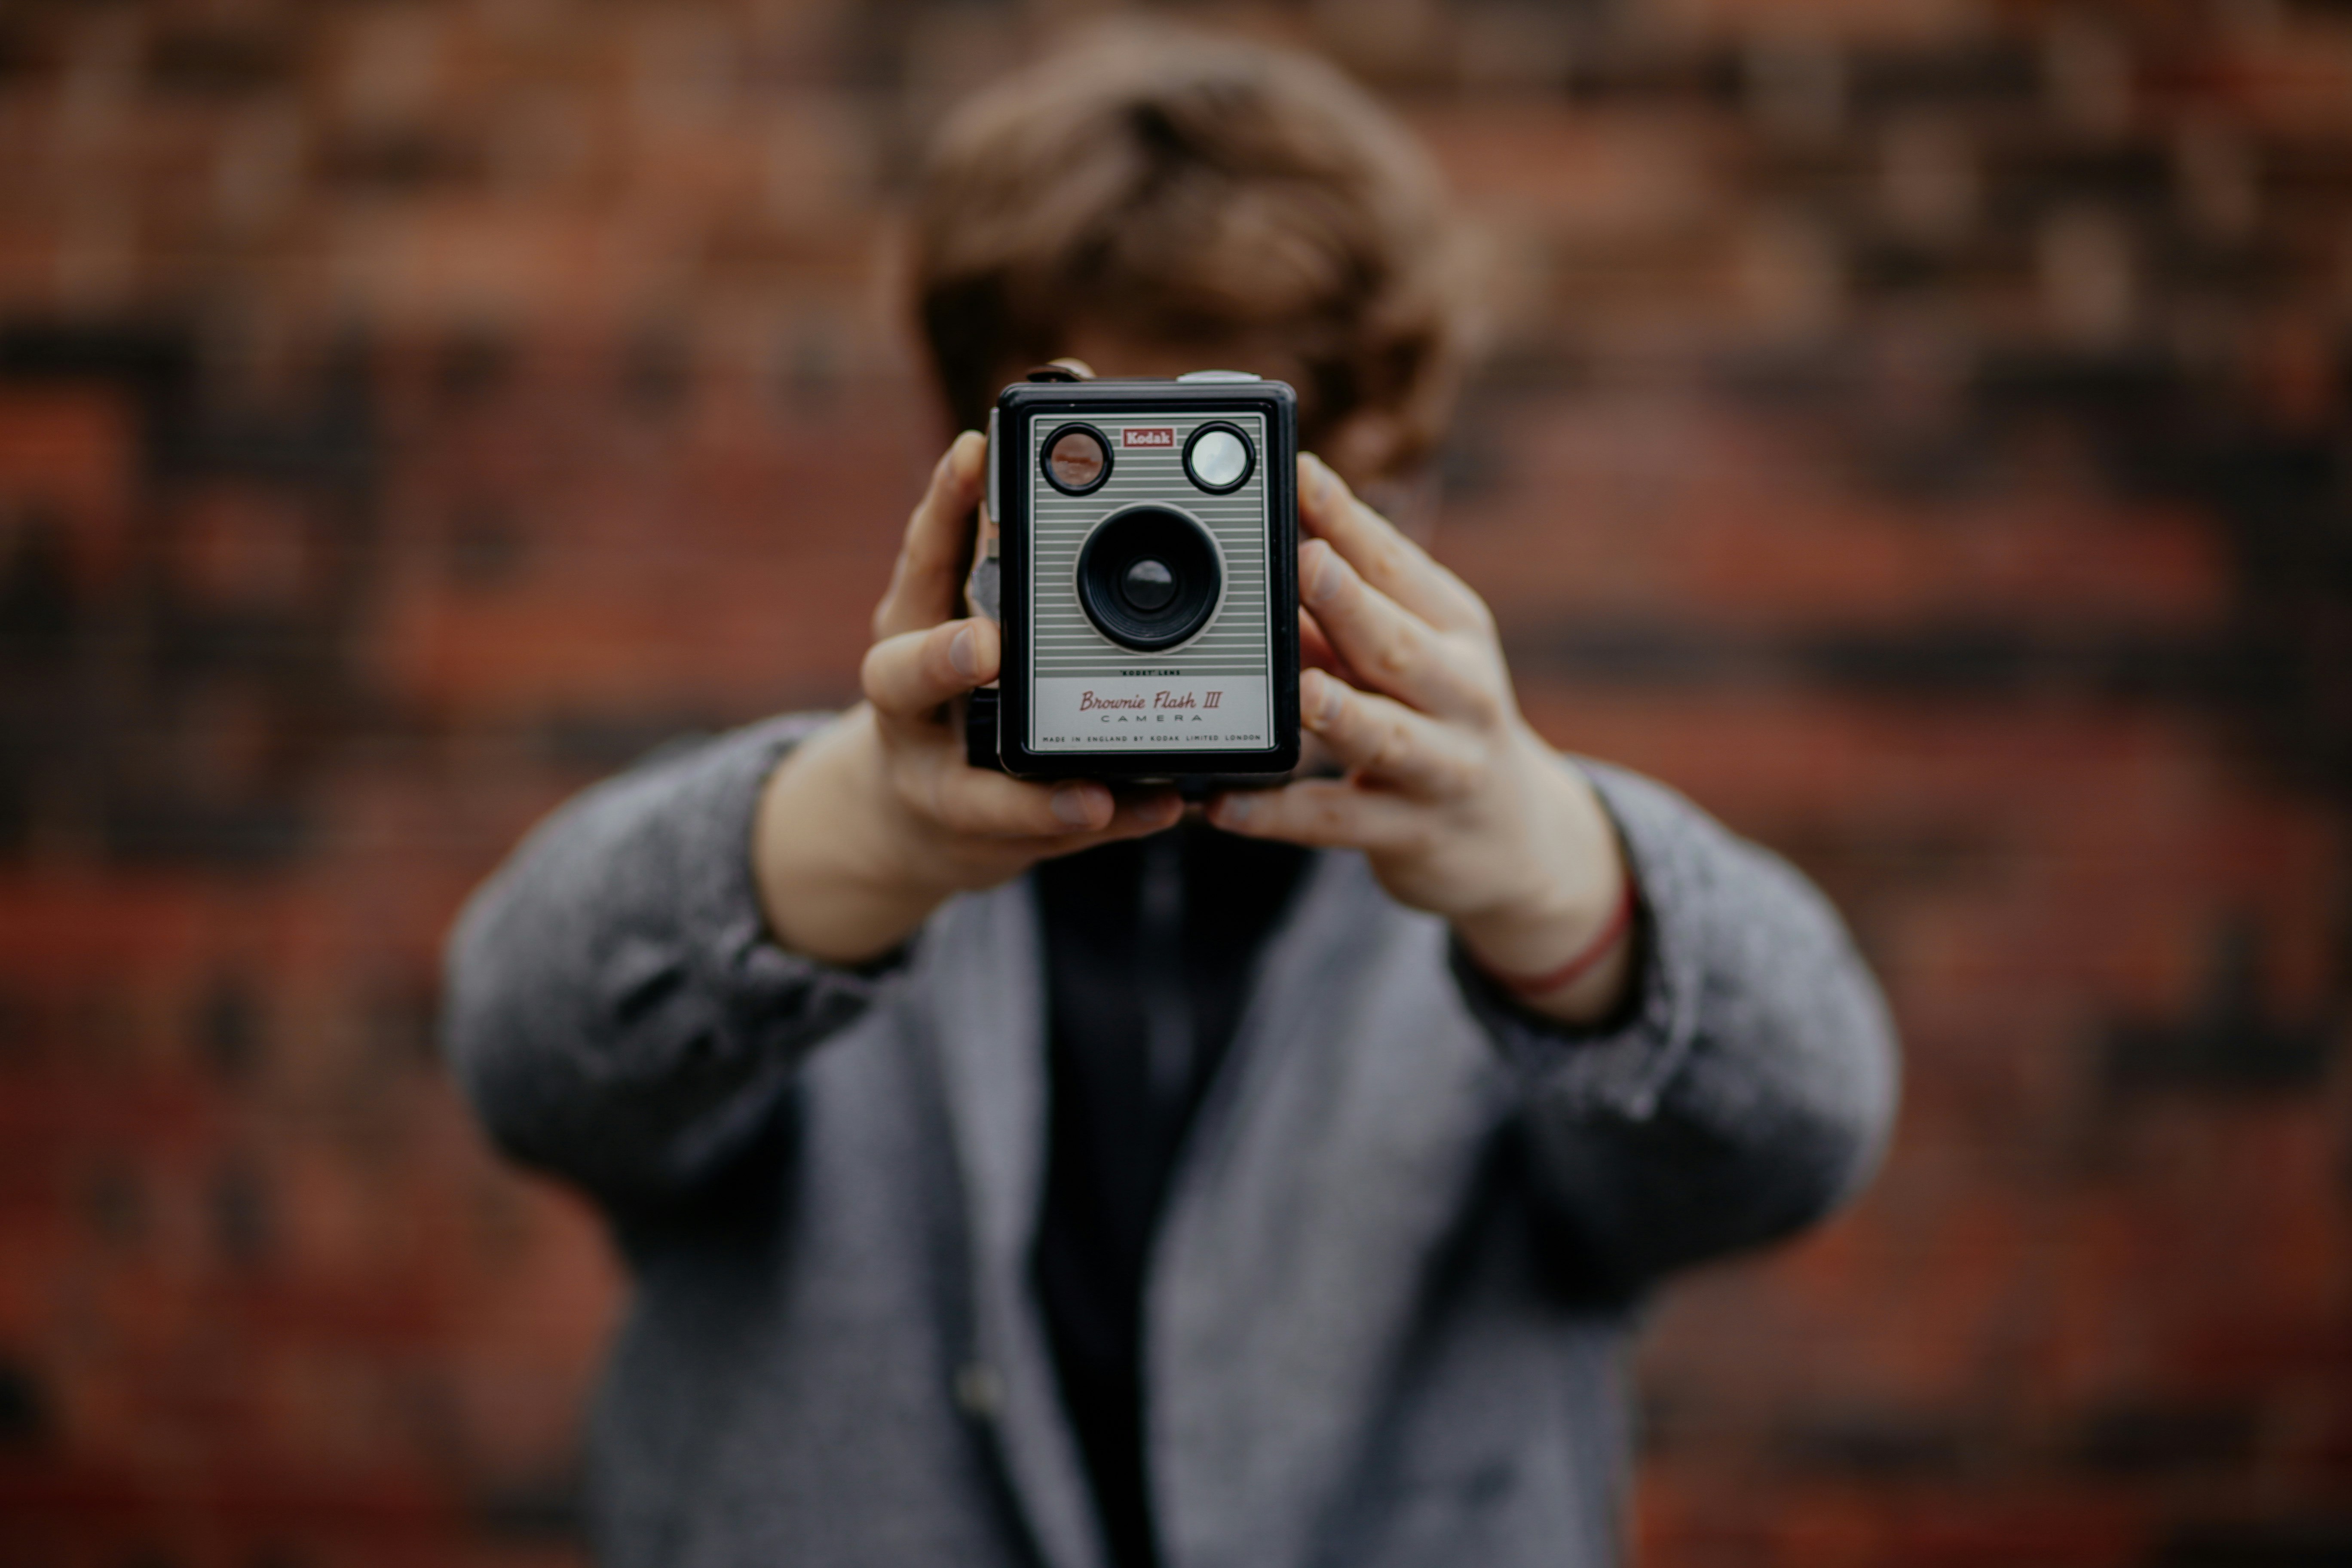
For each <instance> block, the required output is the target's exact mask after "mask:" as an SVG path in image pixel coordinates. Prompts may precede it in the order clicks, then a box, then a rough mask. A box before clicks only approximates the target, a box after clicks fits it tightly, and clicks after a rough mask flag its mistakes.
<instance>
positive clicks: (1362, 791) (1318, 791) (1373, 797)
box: [1209, 779, 1423, 850]
mask: <svg viewBox="0 0 2352 1568" xmlns="http://www.w3.org/2000/svg"><path fill="white" fill-rule="evenodd" d="M1422 809H1423V808H1421V807H1417V806H1415V805H1413V804H1412V802H1411V801H1408V800H1406V799H1404V798H1403V797H1402V796H1401V795H1388V794H1385V793H1383V792H1381V791H1380V790H1376V789H1367V788H1365V787H1364V786H1363V785H1361V784H1346V783H1342V782H1340V781H1339V780H1336V779H1308V780H1305V781H1302V782H1301V783H1298V784H1285V785H1283V786H1282V787H1281V788H1280V789H1265V790H1234V791H1232V792H1230V793H1228V794H1225V795H1218V796H1217V797H1216V798H1215V799H1213V800H1212V801H1211V802H1210V803H1209V821H1210V823H1211V824H1212V825H1213V826H1217V827H1222V828H1223V829H1224V830H1225V831H1226V832H1228V833H1237V834H1240V835H1242V836H1243V837H1249V838H1279V839H1282V840H1284V841H1285V842H1286V843H1291V844H1304V845H1307V846H1309V847H1314V848H1318V849H1370V850H1381V849H1392V848H1396V847H1400V846H1402V845H1403V844H1405V843H1407V842H1409V841H1410V840H1412V839H1413V838H1414V837H1417V836H1418V835H1419V834H1420V832H1421V831H1422V824H1421V813H1422Z"/></svg>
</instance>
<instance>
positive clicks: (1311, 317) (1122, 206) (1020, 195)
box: [912, 29, 1461, 470]
mask: <svg viewBox="0 0 2352 1568" xmlns="http://www.w3.org/2000/svg"><path fill="white" fill-rule="evenodd" d="M1451 257H1452V247H1451V245H1450V242H1449V235H1448V230H1447V226H1446V224H1445V221H1444V206H1443V202H1442V199H1441V197H1440V195H1439V186H1438V182H1437V178H1436V174H1435V172H1434V170H1433V166H1432V165H1431V163H1430V161H1429V159H1428V158H1427V156H1426V155H1425V154H1424V153H1423V151H1422V149H1421V147H1420V146H1419V144H1418V143H1417V142H1414V140H1413V139H1412V135H1411V133H1410V132H1407V131H1406V130H1405V129H1404V128H1403V127H1402V125H1401V124H1399V123H1398V122H1397V121H1395V120H1394V119H1393V118H1392V117H1391V115H1389V114H1388V113H1387V112H1386V111H1385V110H1381V108H1380V107H1379V106H1378V105H1377V104H1375V103H1374V102H1373V101H1372V100H1371V99H1370V97H1368V96H1367V95H1366V94H1365V93H1364V92H1363V91H1362V90H1360V89H1358V88H1356V87H1354V86H1353V85H1351V84H1350V83H1349V82H1348V81H1347V80H1346V79H1344V78H1342V77H1341V76H1340V75H1339V72H1338V71H1336V70H1334V69H1332V68H1330V67H1329V66H1328V65H1325V64H1323V63H1322V62H1321V61H1318V60H1315V59H1312V58H1308V57H1306V56H1303V55H1297V54H1293V53H1289V52H1286V51H1283V50H1278V49H1274V48H1269V47H1263V46H1259V45H1254V44H1243V43H1234V42H1225V41H1210V40H1206V39H1202V38H1200V37H1194V36H1191V35H1187V34H1171V33H1169V32H1166V31H1164V30H1160V29H1153V30H1150V31H1149V32H1138V31H1135V30H1132V29H1122V30H1119V31H1118V32H1114V33H1110V34H1107V35H1102V36H1098V37H1097V38H1096V39H1095V40H1094V41H1093V42H1091V43H1088V44H1084V45H1081V46H1079V47H1076V48H1073V49H1071V50H1068V51H1066V52H1064V53H1061V54H1058V55H1056V56H1054V57H1053V58H1048V59H1046V60H1045V61H1044V62H1043V63H1041V64H1039V65H1036V66H1034V67H1031V68H1028V69H1026V70H1024V71H1022V72H1019V73H1017V74H1016V75H1014V76H1013V77H1011V78H1009V79H1006V80H1003V81H1002V82H999V83H998V84H996V85H995V86H993V87H992V88H991V89H988V90H986V91H983V92H982V93H981V94H980V95H979V96H978V97H976V98H974V99H973V100H971V101H970V102H969V103H967V104H965V105H964V106H963V107H962V108H961V110H958V111H957V112H956V113H955V114H954V115H953V116H952V117H951V118H950V121H948V123H947V125H946V126H945V127H944V128H943V130H942V131H941V132H940V135H939V137H938V139H937V141H936V142H935V143H934V145H933V149H932V153H931V156H930V158H929V163H928V164H927V166H926V168H925V170H924V173H923V177H922V181H921V185H920V190H919V197H918V200H917V203H916V211H915V219H914V236H913V258H912V259H913V270H914V278H913V284H914V292H915V300H916V307H917V310H918V312H919V317H920V321H921V324H922V330H923V335H924V338H925V340H926V342H927V343H928V345H929V350H930V354H931V360H932V364H933V367H934V369H935V370H936V371H937V373H938V375H939V379H940V390H941V391H942V392H943V393H944V394H945V395H946V398H947V401H948V405H949V407H950V411H951V412H952V413H953V415H954V416H955V417H956V419H957V420H958V421H959V422H960V423H961V425H963V426H979V425H980V424H981V423H982V422H983V421H984V420H985V418H986V417H987V411H988V409H989V407H990V405H992V403H993V402H994V400H995V395H996V390H997V385H996V384H997V382H998V380H999V379H1000V378H1002V377H1003V376H1004V375H1006V374H1017V373H1018V372H1019V371H1020V370H1022V369H1024V368H1025V367H1027V366H1029V365H1032V364H1035V363H1040V362H1042V361H1045V360H1047V359H1050V358H1053V357H1054V356H1055V355H1057V354H1062V353H1068V352H1070V349H1069V342H1070V339H1071V337H1072V335H1073V333H1074V332H1075V331H1077V330H1078V329H1080V328H1081V327H1084V326H1094V327H1098V328H1100V329H1103V330H1106V331H1114V332H1118V333H1119V334H1122V335H1126V336H1130V337H1133V338H1136V339H1139V340H1141V341H1144V342H1151V343H1160V344H1169V345H1190V344H1192V343H1196V342H1197V343H1199V344H1201V345H1202V347H1203V348H1204V349H1207V348H1212V347H1213V348H1214V349H1217V350H1220V351H1223V353H1228V354H1230V353H1241V354H1244V355H1246V356H1249V357H1250V358H1252V359H1254V360H1255V362H1256V363H1243V364H1238V365H1234V366H1231V367H1230V368H1238V369H1256V370H1262V371H1265V373H1267V374H1282V375H1286V376H1287V377H1288V378H1289V379H1291V380H1292V381H1294V382H1295V383H1296V384H1297V388H1298V394H1299V404H1300V409H1299V412H1300V436H1301V439H1302V441H1303V442H1304V443H1305V444H1306V445H1307V446H1308V447H1313V446H1315V445H1316V444H1317V443H1318V442H1319V441H1325V440H1328V439H1329V438H1330V437H1331V436H1332V435H1333V434H1334V433H1335V432H1337V431H1338V430H1339V428H1340V427H1341V426H1343V425H1344V424H1345V423H1346V422H1347V420H1348V419H1349V417H1350V416H1354V415H1357V414H1360V413H1367V412H1370V413H1374V414H1378V415H1380V416H1383V418H1384V422H1385V423H1386V424H1387V425H1388V426H1391V427H1392V428H1391V429H1390V430H1388V431H1387V432H1385V436H1386V439H1384V440H1383V441H1382V443H1381V445H1382V446H1383V447H1385V448H1386V450H1385V451H1384V452H1383V453H1382V454H1381V458H1380V459H1379V462H1380V466H1381V468H1387V469H1391V470H1393V469H1395V468H1400V467H1402V466H1404V465H1406V464H1409V463H1411V462H1412V461H1413V460H1415V459H1417V458H1420V457H1422V456H1423V455H1425V454H1426V453H1427V451H1428V450H1429V448H1430V447H1432V446H1433V444H1434V443H1435V441H1436V439H1437V437H1438V436H1439V435H1440V434H1441V432H1442V429H1443V426H1444V421H1445V416H1446V413H1447V409H1448V405H1449V404H1450V402H1451V399H1452V395H1453V388H1454V373H1455V365H1456V361H1457V359H1458V358H1459V353H1458V350H1459V339H1460V336H1461V333H1460V330H1459V320H1458V310H1457V309H1456V290H1455V289H1454V288H1453V286H1452V272H1453V268H1452V266H1451ZM1203 368H1206V367H1203Z"/></svg>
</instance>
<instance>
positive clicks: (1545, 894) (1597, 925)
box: [1453, 742, 1640, 1023]
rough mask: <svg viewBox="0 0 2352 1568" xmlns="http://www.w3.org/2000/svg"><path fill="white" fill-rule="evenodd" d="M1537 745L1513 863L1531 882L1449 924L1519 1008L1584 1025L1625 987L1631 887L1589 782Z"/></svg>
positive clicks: (1610, 824) (1611, 1005) (1635, 897)
mask: <svg viewBox="0 0 2352 1568" xmlns="http://www.w3.org/2000/svg"><path fill="white" fill-rule="evenodd" d="M1536 745H1537V747H1538V748H1539V754H1538V756H1537V757H1536V759H1535V764H1534V765H1535V769H1536V771H1535V772H1534V773H1532V774H1531V775H1530V784H1529V785H1528V789H1529V795H1530V798H1529V800H1528V822H1529V824H1530V826H1529V830H1528V843H1527V844H1526V845H1525V846H1524V847H1523V853H1522V854H1521V855H1520V856H1518V857H1517V860H1518V863H1519V864H1521V865H1523V866H1525V867H1526V868H1528V871H1529V873H1530V875H1529V876H1528V878H1527V879H1526V881H1525V882H1524V883H1523V884H1522V886H1521V887H1520V889H1518V890H1517V891H1516V892H1515V894H1514V895H1513V896H1510V897H1508V898H1506V899H1504V900H1499V901H1497V902H1496V903H1495V904H1493V905H1491V906H1489V907H1487V908H1486V909H1484V910H1479V911H1477V912H1475V913H1473V914H1469V915H1465V916H1458V917H1456V918H1455V920H1454V922H1453V923H1454V935H1455V937H1456V938H1457V940H1459V941H1460V942H1461V943H1462V946H1463V949H1464V951H1465V952H1466V953H1467V954H1468V956H1469V957H1470V959H1471V961H1472V962H1473V963H1475V964H1476V965H1477V967H1478V968H1479V969H1480V971H1482V972H1483V973H1486V975H1487V976H1488V977H1489V978H1490V979H1492V980H1493V981H1495V982H1496V984H1498V985H1499V986H1501V987H1502V988H1503V989H1504V990H1506V991H1508V992H1509V993H1510V994H1512V995H1513V996H1514V997H1516V998H1517V1000H1518V1001H1519V1002H1520V1004H1521V1005H1525V1006H1528V1007H1529V1008H1531V1009H1533V1010H1535V1011H1537V1012H1541V1013H1545V1014H1548V1015H1549V1016H1554V1017H1558V1018H1559V1019H1561V1020H1563V1021H1567V1022H1575V1023H1591V1022H1593V1021H1596V1020H1597V1019H1599V1018H1601V1017H1604V1016H1608V1015H1609V1014H1610V1013H1612V1012H1613V1011H1614V1010H1615V1009H1616V1007H1617V1006H1618V1005H1619V1004H1620V1003H1621V1002H1622V999H1623V996H1624V992H1625V988H1626V986H1627V985H1628V984H1631V983H1632V979H1633V950H1634V947H1635V945H1636V942H1635V939H1636V935H1637V931H1636V929H1635V928H1636V925H1637V923H1638V922H1637V919H1636V917H1637V914H1638V905H1639V900H1640V890H1639V889H1638V887H1637V886H1636V884H1635V882H1634V879H1633V871H1632V868H1631V867H1630V866H1629V865H1628V863H1627V861H1626V859H1625V855H1624V850H1623V847H1622V844H1621V843H1620V841H1619V839H1618V836H1617V829H1616V824H1615V822H1614V821H1613V820H1612V818H1611V817H1610V816H1609V813H1608V809H1607V808H1606V807H1605V806H1604V805H1602V804H1601V797H1600V795H1599V794H1598V793H1597V792H1596V791H1595V790H1594V789H1593V788H1592V785H1591V782H1590V781H1589V780H1587V779H1586V778H1585V776H1584V775H1583V773H1580V771H1578V770H1577V769H1575V768H1574V767H1573V766H1571V765H1570V764H1569V763H1566V762H1564V761H1563V760H1562V759H1561V758H1560V757H1559V754H1558V753H1556V752H1552V751H1551V750H1550V749H1549V747H1543V746H1541V742H1536Z"/></svg>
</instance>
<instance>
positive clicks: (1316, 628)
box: [1298, 610, 1369, 686]
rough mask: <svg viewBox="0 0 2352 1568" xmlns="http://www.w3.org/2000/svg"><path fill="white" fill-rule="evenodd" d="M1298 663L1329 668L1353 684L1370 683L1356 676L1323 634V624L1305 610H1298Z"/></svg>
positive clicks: (1302, 666)
mask: <svg viewBox="0 0 2352 1568" xmlns="http://www.w3.org/2000/svg"><path fill="white" fill-rule="evenodd" d="M1298 663H1299V668H1302V669H1328V670H1329V671H1330V672H1331V673H1332V674H1334V675H1336V676H1338V677H1339V679H1342V680H1344V681H1347V682H1348V683H1349V685H1351V686H1360V685H1366V684H1369V682H1365V681H1361V680H1359V679H1357V678H1356V673H1355V671H1353V670H1351V669H1349V668H1348V661H1347V660H1346V659H1344V658H1340V657H1339V649H1338V648H1335V647H1332V646H1331V639H1330V638H1329V637H1325V636H1324V635H1323V628H1322V626H1320V625H1318V623H1317V622H1316V619H1315V617H1314V616H1310V615H1308V614H1307V612H1306V611H1305V610H1301V611H1299V612H1298Z"/></svg>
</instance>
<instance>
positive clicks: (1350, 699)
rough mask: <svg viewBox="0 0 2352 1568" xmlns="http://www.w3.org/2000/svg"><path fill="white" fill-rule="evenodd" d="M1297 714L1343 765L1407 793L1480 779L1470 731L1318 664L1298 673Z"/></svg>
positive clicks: (1456, 791) (1441, 791)
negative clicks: (1335, 675)
mask: <svg viewBox="0 0 2352 1568" xmlns="http://www.w3.org/2000/svg"><path fill="white" fill-rule="evenodd" d="M1298 716H1299V721H1300V722H1301V723H1303V724H1305V725H1306V726H1307V729H1309V730H1311V731H1314V732H1315V733H1316V734H1318V735H1320V736H1321V737H1322V738H1323V743H1324V744H1325V745H1327V746H1328V747H1330V748H1331V754H1332V755H1333V756H1335V757H1337V758H1338V759H1339V763H1340V765H1341V766H1343V767H1346V768H1349V769H1350V770H1353V771H1356V772H1360V773H1363V774H1364V775H1365V776H1367V777H1369V778H1372V779H1376V780H1378V781H1379V782H1381V783H1382V784H1392V785H1394V786H1395V787H1397V788H1398V789H1401V790H1403V791H1405V792H1406V793H1407V794H1410V795H1424V796H1438V797H1443V796H1447V795H1460V794H1462V793H1464V792H1465V791H1466V790H1468V789H1470V788H1471V787H1472V786H1473V785H1474V784H1475V783H1476V780H1477V771H1478V756H1477V752H1476V750H1475V747H1474V746H1473V744H1472V743H1471V741H1470V738H1469V737H1468V736H1467V735H1465V734H1463V733H1462V732H1461V731H1457V730H1454V729H1450V728H1448V727H1447V726H1446V725H1444V724H1441V723H1439V722H1437V721H1435V720H1433V719H1428V718H1424V717H1423V716H1422V715H1421V714H1419V713H1416V712H1414V711H1413V710H1412V709H1410V708H1407V707H1406V706H1404V704H1402V703H1401V702H1392V701H1391V700H1389V699H1387V698H1385V697H1375V696H1372V695H1370V693H1367V692H1362V691H1358V690H1356V689H1354V688H1353V687H1350V686H1349V685H1348V684H1347V683H1346V682H1344V681H1340V680H1335V679H1332V678H1331V677H1330V676H1328V675H1326V674H1324V673H1323V672H1322V671H1321V670H1319V669H1317V670H1309V671H1307V673H1306V674H1304V675H1302V676H1301V677H1300V678H1299V681H1298Z"/></svg>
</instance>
